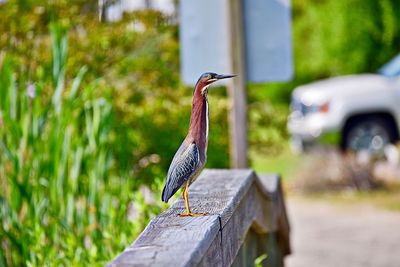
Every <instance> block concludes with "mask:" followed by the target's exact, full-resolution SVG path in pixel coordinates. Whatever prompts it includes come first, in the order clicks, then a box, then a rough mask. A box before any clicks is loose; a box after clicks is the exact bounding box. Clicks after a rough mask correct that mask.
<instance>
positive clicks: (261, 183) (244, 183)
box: [107, 169, 290, 267]
mask: <svg viewBox="0 0 400 267" xmlns="http://www.w3.org/2000/svg"><path fill="white" fill-rule="evenodd" d="M281 194H282V190H281V187H280V182H279V177H278V176H276V175H272V176H262V177H261V178H258V177H257V176H256V174H255V173H254V172H253V171H251V170H248V169H236V170H205V171H203V173H202V174H201V175H200V177H199V178H198V179H197V180H196V182H195V183H194V184H193V185H192V186H191V187H190V190H189V200H190V204H191V208H192V210H193V212H208V213H209V215H208V216H202V217H179V216H177V214H178V213H181V212H183V211H184V209H185V206H184V202H183V200H182V199H181V198H179V199H178V200H177V201H176V203H174V204H173V205H172V207H171V208H170V209H168V210H166V211H165V212H163V213H162V214H160V215H159V216H158V217H156V218H155V219H153V220H152V221H151V222H150V224H149V225H148V226H147V227H146V229H145V230H144V231H143V232H142V234H141V235H140V236H139V237H138V239H137V240H136V241H135V242H134V243H133V244H132V245H131V246H129V247H128V248H127V249H126V250H125V251H124V252H122V253H121V254H120V255H119V256H117V257H116V258H115V259H114V260H113V261H112V262H110V263H109V264H108V265H107V266H110V267H114V266H115V267H116V266H124V267H125V266H127V267H128V266H229V265H231V264H232V263H233V262H234V261H238V262H240V259H237V257H242V256H243V255H247V254H246V253H244V254H243V253H239V254H238V251H239V250H240V249H241V248H242V247H243V246H244V245H246V242H245V240H246V236H247V234H248V233H250V232H252V233H255V234H256V235H258V236H259V237H260V238H265V236H267V234H270V233H275V235H274V236H277V238H276V239H277V240H276V242H275V243H277V244H278V247H277V249H279V251H280V250H282V253H281V254H280V255H282V256H283V255H287V254H288V253H290V243H289V239H288V238H289V224H288V221H287V217H286V211H285V210H283V211H282V210H281V211H277V210H276V209H282V207H283V208H284V202H283V196H282V195H281ZM281 228H282V229H281ZM253 239H254V238H253ZM253 239H250V238H247V240H252V241H251V242H253V243H254V240H253ZM249 242H250V241H249ZM258 243H260V242H258ZM261 243H263V242H261ZM261 243H260V244H261ZM264 243H265V242H264ZM271 244H272V243H271ZM253 246H254V244H253V245H252V246H249V245H247V247H253ZM242 250H243V249H242ZM253 250H254V249H253ZM264 250H265V249H264ZM261 252H262V251H258V250H257V253H261ZM242 254H243V255H242ZM248 255H249V256H251V257H254V255H255V254H254V253H248ZM277 255H278V254H277ZM251 260H254V259H243V261H242V262H249V261H251Z"/></svg>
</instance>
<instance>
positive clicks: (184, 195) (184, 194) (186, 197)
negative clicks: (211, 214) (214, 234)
mask: <svg viewBox="0 0 400 267" xmlns="http://www.w3.org/2000/svg"><path fill="white" fill-rule="evenodd" d="M182 198H183V200H184V201H185V207H186V213H179V214H178V215H179V216H181V217H184V216H205V215H207V214H208V213H207V212H202V213H192V212H191V211H190V207H189V183H186V186H185V188H184V189H183V191H182Z"/></svg>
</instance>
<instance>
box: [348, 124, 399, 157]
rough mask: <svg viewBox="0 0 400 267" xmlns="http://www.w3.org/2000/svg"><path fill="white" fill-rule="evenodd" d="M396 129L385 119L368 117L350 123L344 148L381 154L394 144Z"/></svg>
mask: <svg viewBox="0 0 400 267" xmlns="http://www.w3.org/2000/svg"><path fill="white" fill-rule="evenodd" d="M394 137H395V136H394V129H393V127H392V125H391V124H390V123H388V121H387V120H385V119H384V118H379V117H366V118H363V119H358V120H355V121H353V122H351V123H349V124H348V125H347V127H346V129H345V133H344V148H345V149H346V150H350V151H361V150H366V151H368V152H370V153H372V154H377V153H381V152H382V151H383V149H384V148H385V146H386V145H388V144H389V143H392V142H394V139H395V138H394Z"/></svg>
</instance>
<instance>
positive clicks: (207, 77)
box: [196, 72, 236, 94]
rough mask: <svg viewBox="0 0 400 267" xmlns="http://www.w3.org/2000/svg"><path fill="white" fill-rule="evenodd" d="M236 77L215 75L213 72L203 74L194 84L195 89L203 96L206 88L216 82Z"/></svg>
mask: <svg viewBox="0 0 400 267" xmlns="http://www.w3.org/2000/svg"><path fill="white" fill-rule="evenodd" d="M235 76H236V75H224V74H217V73H213V72H206V73H203V74H202V75H201V76H200V78H199V80H198V81H197V83H196V89H200V90H201V93H202V94H203V93H204V92H205V91H206V90H207V89H208V86H209V85H210V84H212V83H214V82H216V81H218V80H222V79H227V78H232V77H235Z"/></svg>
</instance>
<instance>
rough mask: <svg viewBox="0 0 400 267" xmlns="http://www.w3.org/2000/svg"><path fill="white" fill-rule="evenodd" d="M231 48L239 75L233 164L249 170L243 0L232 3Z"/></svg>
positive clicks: (232, 96) (232, 114) (232, 113)
mask: <svg viewBox="0 0 400 267" xmlns="http://www.w3.org/2000/svg"><path fill="white" fill-rule="evenodd" d="M229 6H230V27H231V28H230V42H229V43H230V49H231V62H232V63H231V64H232V73H233V74H237V75H238V76H237V77H236V78H234V79H231V81H230V82H229V85H228V96H229V101H230V103H229V107H228V108H229V111H228V112H229V132H230V133H229V135H230V165H231V167H232V168H247V167H248V162H247V123H246V122H247V96H246V64H245V50H244V49H245V47H244V46H245V44H244V33H243V29H244V27H243V17H242V16H243V8H242V1H241V0H230V5H229Z"/></svg>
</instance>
